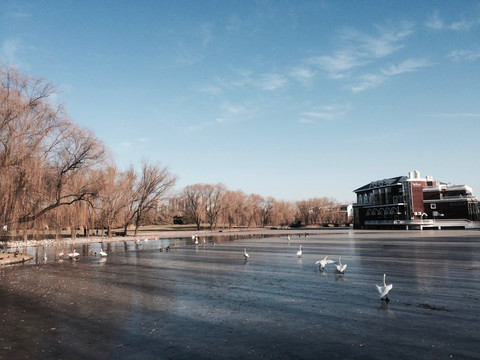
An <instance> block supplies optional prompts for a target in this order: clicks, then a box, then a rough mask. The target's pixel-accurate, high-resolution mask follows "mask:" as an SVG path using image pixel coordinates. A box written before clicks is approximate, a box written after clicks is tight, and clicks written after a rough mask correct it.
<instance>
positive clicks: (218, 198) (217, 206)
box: [203, 184, 226, 230]
mask: <svg viewBox="0 0 480 360" xmlns="http://www.w3.org/2000/svg"><path fill="white" fill-rule="evenodd" d="M225 191H226V188H225V185H223V184H216V185H208V184H207V185H204V186H203V199H204V201H203V204H204V207H205V215H206V218H207V221H208V224H209V226H210V230H213V229H215V228H216V225H217V220H218V214H219V212H220V210H221V209H222V207H223V206H224V203H223V196H224V195H225Z"/></svg>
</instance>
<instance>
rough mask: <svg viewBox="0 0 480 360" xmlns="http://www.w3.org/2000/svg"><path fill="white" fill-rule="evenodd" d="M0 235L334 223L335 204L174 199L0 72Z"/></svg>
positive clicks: (167, 176) (237, 194) (14, 74)
mask: <svg viewBox="0 0 480 360" xmlns="http://www.w3.org/2000/svg"><path fill="white" fill-rule="evenodd" d="M0 80H1V86H0V225H1V229H2V231H3V233H7V232H8V233H16V234H20V233H21V234H23V237H24V238H25V239H26V238H27V234H28V233H34V232H36V233H41V232H45V231H47V230H48V231H52V230H53V229H54V230H55V233H56V236H57V237H59V236H60V234H61V231H62V230H63V229H71V236H72V237H75V236H76V232H77V230H78V229H80V228H82V229H84V230H85V232H88V231H90V229H101V231H102V233H103V231H105V232H106V235H107V236H111V235H112V232H113V230H114V229H119V228H120V229H123V232H124V233H125V234H126V231H127V228H128V227H130V226H133V227H134V229H135V230H134V231H135V232H134V235H136V233H137V231H138V228H139V227H140V226H141V225H145V224H154V223H173V222H174V221H177V222H183V223H191V224H196V226H197V228H200V227H201V226H202V224H207V226H208V227H209V228H211V229H215V228H217V227H218V226H222V227H265V226H284V225H289V224H294V223H298V222H301V223H302V224H304V225H313V224H321V223H325V222H338V220H339V217H340V215H341V214H339V204H337V203H336V202H335V201H333V200H328V199H326V198H321V199H311V200H307V201H300V202H297V203H291V202H284V201H276V200H275V199H273V198H270V197H269V198H263V197H261V196H259V195H255V194H252V195H245V194H244V193H243V192H241V191H230V190H227V189H226V188H225V186H224V185H222V184H216V185H210V184H196V185H190V186H187V187H185V188H184V189H183V190H182V191H180V192H179V193H174V186H175V183H176V176H175V175H173V174H171V173H170V172H169V171H168V169H167V168H164V167H162V166H161V165H160V164H157V163H151V162H149V161H143V162H142V163H141V169H140V170H136V169H135V168H134V167H133V166H131V167H130V169H128V170H126V171H120V170H118V169H117V167H116V166H115V164H114V162H113V161H112V159H111V156H109V152H108V150H107V149H106V148H105V146H104V144H103V143H102V142H101V141H100V140H99V139H98V138H97V137H96V136H95V135H94V134H93V133H92V132H91V131H89V130H87V129H83V128H81V127H80V126H79V125H77V124H75V123H74V122H73V121H72V120H71V119H69V117H68V115H67V114H66V112H65V110H64V108H63V107H62V106H61V105H60V104H57V103H56V101H55V99H56V95H57V92H56V89H55V87H54V86H53V85H52V84H51V83H49V82H47V81H45V80H44V79H39V78H34V77H31V76H28V75H23V74H21V73H19V72H18V71H17V70H15V69H13V68H9V67H0Z"/></svg>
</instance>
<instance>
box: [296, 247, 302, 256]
mask: <svg viewBox="0 0 480 360" xmlns="http://www.w3.org/2000/svg"><path fill="white" fill-rule="evenodd" d="M297 256H298V257H302V245H300V247H299V248H298V251H297Z"/></svg>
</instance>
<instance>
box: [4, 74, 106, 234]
mask: <svg viewBox="0 0 480 360" xmlns="http://www.w3.org/2000/svg"><path fill="white" fill-rule="evenodd" d="M0 81H1V84H0V180H1V181H0V194H1V195H0V196H1V197H0V221H1V222H2V223H3V224H6V225H9V227H11V226H10V225H13V227H17V228H18V227H20V228H23V230H26V229H27V228H28V226H31V224H34V223H35V222H36V221H37V220H38V219H40V218H41V217H42V216H45V214H47V213H48V212H49V211H51V210H53V209H56V208H59V207H61V206H64V205H70V204H73V203H75V202H77V201H87V202H88V201H90V200H91V197H92V196H95V195H96V194H97V193H98V191H99V189H100V187H101V185H100V184H99V183H98V181H97V179H96V178H95V177H93V176H92V170H93V169H95V168H96V167H98V166H101V164H102V160H103V158H104V153H105V152H104V147H103V145H102V144H101V142H100V141H99V140H98V139H97V138H96V137H95V136H94V135H93V134H92V133H91V132H89V131H88V130H85V129H82V128H80V127H79V126H77V125H75V124H74V123H73V122H71V121H70V120H69V119H68V117H67V115H66V114H65V113H64V111H63V108H62V107H61V106H60V105H55V104H54V102H53V100H52V99H53V97H54V96H55V95H56V91H55V88H54V87H53V85H52V84H50V83H48V82H46V81H45V80H43V79H37V78H33V77H30V76H25V75H22V74H20V73H19V72H17V71H16V70H15V69H11V68H4V67H0ZM24 234H25V231H24Z"/></svg>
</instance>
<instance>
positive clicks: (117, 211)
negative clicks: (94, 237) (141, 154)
mask: <svg viewBox="0 0 480 360" xmlns="http://www.w3.org/2000/svg"><path fill="white" fill-rule="evenodd" d="M99 176H100V177H103V178H104V185H103V187H102V189H101V191H100V193H99V195H98V201H97V204H98V205H97V207H98V213H99V218H100V221H101V224H102V227H105V228H107V236H108V237H111V236H112V229H113V227H114V226H118V225H120V226H124V225H125V223H123V222H122V221H121V219H122V215H123V216H124V215H125V213H128V210H129V209H131V208H132V205H133V202H134V192H133V187H134V183H135V173H134V171H133V169H130V170H128V171H126V172H120V171H118V170H117V169H116V168H115V167H113V166H112V167H109V168H108V169H107V170H106V171H104V172H102V174H99ZM131 214H132V212H130V213H129V219H131V218H132V215H131ZM125 234H126V230H125Z"/></svg>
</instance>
